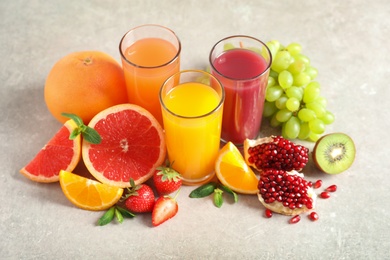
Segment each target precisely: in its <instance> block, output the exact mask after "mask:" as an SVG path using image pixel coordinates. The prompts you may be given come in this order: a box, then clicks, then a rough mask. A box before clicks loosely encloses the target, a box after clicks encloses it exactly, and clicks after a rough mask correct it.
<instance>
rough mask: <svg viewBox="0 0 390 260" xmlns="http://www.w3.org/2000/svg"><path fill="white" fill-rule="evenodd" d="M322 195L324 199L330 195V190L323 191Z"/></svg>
mask: <svg viewBox="0 0 390 260" xmlns="http://www.w3.org/2000/svg"><path fill="white" fill-rule="evenodd" d="M320 197H321V198H323V199H327V198H329V197H330V194H329V192H327V191H324V192H321V194H320Z"/></svg>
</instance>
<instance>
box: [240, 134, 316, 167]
mask: <svg viewBox="0 0 390 260" xmlns="http://www.w3.org/2000/svg"><path fill="white" fill-rule="evenodd" d="M308 153H309V149H308V148H306V147H304V146H302V145H298V144H295V143H293V142H291V141H289V140H287V139H284V138H283V137H281V136H270V137H264V138H260V139H257V140H250V139H246V140H245V141H244V155H245V161H246V162H247V164H248V165H249V166H252V167H254V168H256V169H257V170H259V171H263V170H265V169H277V170H285V171H292V170H296V171H300V170H302V169H303V167H305V165H306V163H307V162H308V160H309V156H308Z"/></svg>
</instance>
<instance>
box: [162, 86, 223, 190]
mask: <svg viewBox="0 0 390 260" xmlns="http://www.w3.org/2000/svg"><path fill="white" fill-rule="evenodd" d="M162 101H163V103H164V105H165V107H166V108H167V109H168V110H169V111H171V112H172V113H173V114H172V113H169V112H168V111H167V110H166V109H163V111H162V113H163V119H164V128H165V131H166V144H167V150H168V156H169V160H170V162H171V163H173V165H172V167H173V168H174V169H175V170H177V171H178V172H180V174H181V175H182V177H183V182H184V183H185V184H198V183H201V182H204V181H207V180H209V179H210V178H211V177H212V176H213V175H214V164H215V160H216V157H217V155H218V151H219V143H220V134H221V121H222V110H223V108H222V107H220V108H219V109H218V110H216V111H214V110H215V109H216V108H217V107H218V106H219V104H220V101H221V97H220V96H219V95H218V93H217V92H216V91H215V90H214V89H213V88H212V87H210V86H207V85H204V84H201V83H195V82H188V83H183V84H179V85H178V86H176V87H174V88H173V89H171V90H170V91H169V92H168V93H167V95H166V96H165V97H163V100H162ZM212 111H213V112H212ZM211 112H212V113H211ZM192 181H194V182H195V183H192Z"/></svg>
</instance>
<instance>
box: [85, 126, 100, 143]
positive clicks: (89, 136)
mask: <svg viewBox="0 0 390 260" xmlns="http://www.w3.org/2000/svg"><path fill="white" fill-rule="evenodd" d="M81 135H82V136H83V138H84V139H85V140H86V141H87V142H89V143H91V144H100V143H101V142H102V138H101V136H100V135H99V133H98V132H97V131H96V130H95V129H93V128H91V127H89V126H87V127H86V128H85V129H84V130H83V131H82V132H81Z"/></svg>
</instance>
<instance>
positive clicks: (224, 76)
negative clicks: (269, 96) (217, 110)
mask: <svg viewBox="0 0 390 260" xmlns="http://www.w3.org/2000/svg"><path fill="white" fill-rule="evenodd" d="M213 66H214V69H215V70H217V71H218V72H215V71H213V70H212V73H213V75H214V76H215V77H217V78H218V79H219V80H220V81H221V83H222V85H223V87H224V89H225V105H224V115H223V122H222V134H221V136H222V140H224V141H226V142H227V141H231V142H233V143H234V144H242V143H243V141H244V140H245V138H256V137H257V135H258V132H259V130H260V124H261V119H262V113H263V106H264V98H265V90H266V87H267V81H268V72H267V74H266V76H261V77H259V75H262V73H263V72H264V71H265V70H267V68H268V66H269V65H268V63H267V62H266V60H265V59H264V58H263V57H262V56H261V55H259V54H258V53H256V52H254V51H251V50H249V49H243V48H235V49H231V50H228V51H225V52H223V53H222V54H220V55H219V56H218V57H217V58H216V59H215V60H214V61H213ZM263 75H264V74H263Z"/></svg>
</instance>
